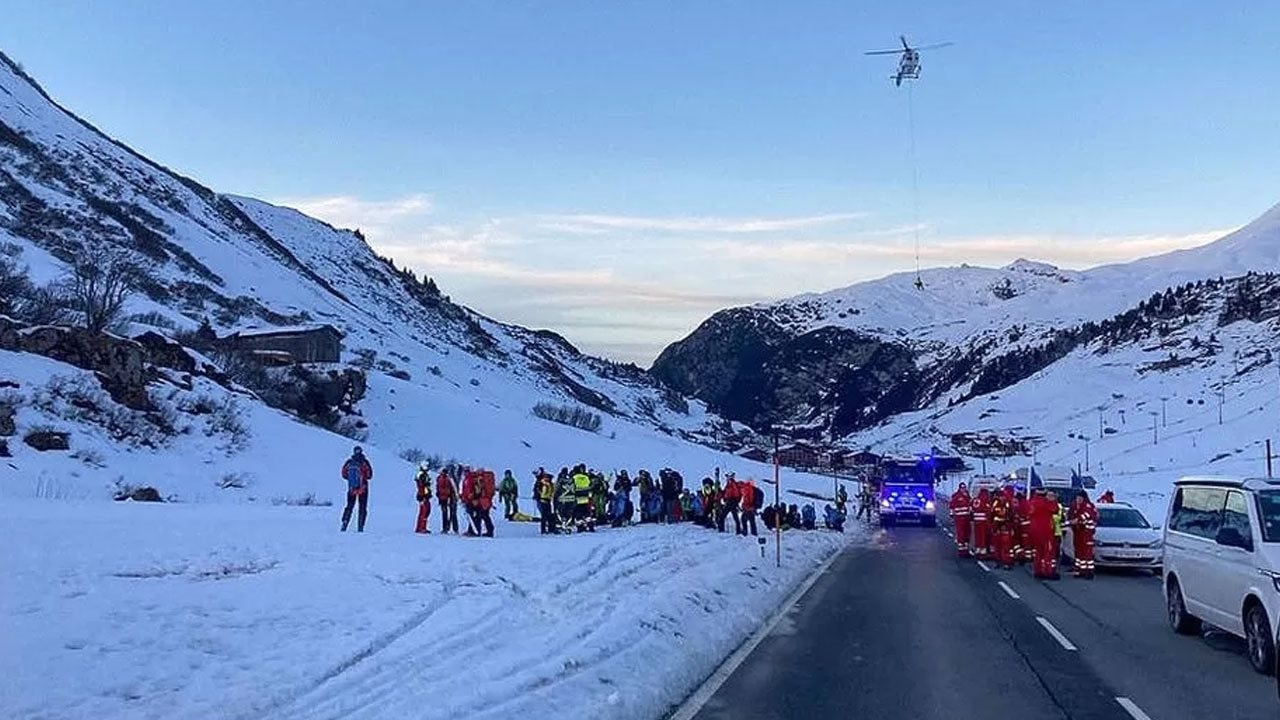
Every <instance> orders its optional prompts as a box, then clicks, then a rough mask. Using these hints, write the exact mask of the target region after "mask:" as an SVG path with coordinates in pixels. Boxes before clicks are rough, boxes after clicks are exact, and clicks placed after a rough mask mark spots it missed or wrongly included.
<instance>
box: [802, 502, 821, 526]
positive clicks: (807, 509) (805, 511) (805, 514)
mask: <svg viewBox="0 0 1280 720" xmlns="http://www.w3.org/2000/svg"><path fill="white" fill-rule="evenodd" d="M800 524H801V526H802V527H804V529H805V530H812V529H813V528H814V527H816V526H817V524H818V513H817V512H815V511H814V509H813V503H805V504H804V508H802V509H801V510H800Z"/></svg>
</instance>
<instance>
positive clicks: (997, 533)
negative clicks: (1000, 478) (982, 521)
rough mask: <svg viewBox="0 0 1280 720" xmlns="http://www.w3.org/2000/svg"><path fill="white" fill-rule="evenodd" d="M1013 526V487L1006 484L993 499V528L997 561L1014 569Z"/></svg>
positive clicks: (1005, 566) (1007, 568)
mask: <svg viewBox="0 0 1280 720" xmlns="http://www.w3.org/2000/svg"><path fill="white" fill-rule="evenodd" d="M1013 526H1014V519H1013V488H1011V487H1008V486H1005V487H1004V488H1002V489H1001V490H1000V491H999V492H997V493H996V496H995V497H994V498H992V499H991V530H992V533H993V534H994V538H993V539H994V541H995V549H996V561H997V562H998V563H1000V567H1002V568H1004V569H1006V570H1012V569H1013Z"/></svg>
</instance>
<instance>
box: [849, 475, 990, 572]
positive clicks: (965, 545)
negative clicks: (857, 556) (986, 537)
mask: <svg viewBox="0 0 1280 720" xmlns="http://www.w3.org/2000/svg"><path fill="white" fill-rule="evenodd" d="M950 507H951V522H952V524H954V525H955V527H956V555H958V556H959V557H969V534H970V531H971V530H972V528H971V527H970V525H971V523H972V522H973V499H972V498H970V497H969V488H968V487H967V486H966V485H965V484H964V483H960V486H959V487H957V488H956V491H955V492H954V493H952V494H951V502H950ZM859 512H861V511H859Z"/></svg>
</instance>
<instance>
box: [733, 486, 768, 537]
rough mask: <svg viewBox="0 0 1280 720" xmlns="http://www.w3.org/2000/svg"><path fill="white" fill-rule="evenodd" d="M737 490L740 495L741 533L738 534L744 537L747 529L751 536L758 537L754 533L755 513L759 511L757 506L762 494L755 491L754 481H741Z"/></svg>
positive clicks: (756, 533)
mask: <svg viewBox="0 0 1280 720" xmlns="http://www.w3.org/2000/svg"><path fill="white" fill-rule="evenodd" d="M738 489H739V491H740V492H741V494H742V501H741V503H742V504H741V507H742V531H741V532H740V533H739V534H740V535H746V534H747V531H748V529H749V530H750V532H751V534H752V535H758V534H759V533H758V532H756V511H757V510H759V509H760V508H759V507H757V505H758V503H759V500H760V497H761V496H763V493H761V492H760V491H759V490H757V489H756V483H755V481H754V480H744V481H742V482H741V483H739V484H738Z"/></svg>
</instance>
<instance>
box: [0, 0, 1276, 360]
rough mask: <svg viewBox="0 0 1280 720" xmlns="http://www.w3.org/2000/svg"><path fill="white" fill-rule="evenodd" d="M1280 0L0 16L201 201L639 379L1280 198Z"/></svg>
mask: <svg viewBox="0 0 1280 720" xmlns="http://www.w3.org/2000/svg"><path fill="white" fill-rule="evenodd" d="M1276 28H1280V5H1277V4H1273V3H1256V2H1221V3H1205V2H1174V1H1162V2H1154V1H1143V2H1136V1H1135V2H1128V3H1102V2H1096V3H1062V4H1046V3H1028V2H1013V1H1009V2H989V3H969V2H954V1H952V2H929V1H922V2H915V3H896V4H891V3H851V2H847V1H846V2H796V3H774V2H758V3H757V2H712V1H709V0H708V1H700V2H690V3H677V2H658V1H656V0H655V1H650V2H567V1H565V2H557V1H554V0H547V1H544V2H538V3H532V2H529V3H526V2H511V1H503V2H496V1H495V2H480V1H475V2H465V3H458V2H434V3H428V2H390V1H378V0H373V1H371V2H366V3H355V2H333V3H313V2H272V1H270V0H266V1H263V2H249V1H247V0H229V1H227V2H219V3H159V2H134V1H132V0H115V1H113V2H109V3H108V2H61V1H58V0H41V1H39V2H32V1H29V0H10V1H9V2H8V3H6V9H5V12H4V21H3V23H0V48H3V49H4V50H5V51H6V52H7V53H9V54H10V55H12V56H13V57H15V58H16V59H18V60H19V61H21V62H22V63H23V64H24V65H25V66H26V68H27V70H28V71H29V72H31V73H32V74H33V75H34V76H35V77H36V78H37V79H38V80H40V81H41V82H42V84H44V86H45V87H46V89H47V90H49V92H50V93H51V94H52V95H53V96H54V97H55V98H57V99H59V100H60V101H61V102H62V103H63V104H65V105H66V106H68V107H69V108H71V109H72V110H74V111H75V112H77V113H79V114H80V115H82V116H84V117H85V118H86V119H88V120H90V121H91V122H93V123H95V124H96V125H97V126H98V127H100V128H101V129H103V130H105V131H106V132H108V133H110V134H112V135H114V136H116V137H118V138H120V139H122V140H124V141H125V142H127V143H129V144H130V145H132V146H134V147H135V148H136V149H138V150H139V151H141V152H143V153H144V154H146V155H149V156H150V157H152V158H154V159H156V160H157V161H159V162H161V163H164V164H166V165H168V166H170V167H173V168H175V169H177V170H179V171H181V172H184V173H186V174H189V175H192V176H193V177H195V178H197V179H199V180H201V181H202V182H204V183H205V184H207V185H209V186H211V187H213V188H215V189H217V190H219V191H223V192H235V193H241V194H247V195H252V196H256V197H260V198H264V199H267V200H272V201H278V202H284V203H288V204H293V205H295V206H298V207H301V208H302V209H304V210H307V211H308V212H311V213H313V214H316V215H319V216H321V217H324V218H325V219H328V220H330V221H332V222H334V223H335V224H339V225H344V226H359V227H361V228H362V229H364V230H365V232H366V235H367V236H368V237H369V239H370V242H371V243H372V244H374V245H375V247H377V248H379V249H380V250H381V251H383V252H384V253H389V254H391V255H393V256H394V257H396V258H397V259H399V260H401V261H403V262H407V263H409V264H410V265H411V266H414V267H416V268H417V269H419V270H423V271H426V272H428V273H429V274H431V275H432V276H434V277H436V278H437V279H438V281H439V282H440V284H441V285H442V287H443V288H444V289H445V291H446V292H449V293H450V294H452V295H453V297H454V298H455V299H458V300H461V301H463V302H466V303H468V304H470V305H472V306H473V307H475V308H477V309H479V310H481V311H483V312H487V313H489V314H491V315H494V316H496V317H498V318H500V319H504V320H510V321H514V322H519V323H522V324H526V325H531V326H536V327H550V328H552V329H555V330H558V331H561V332H562V333H563V334H565V335H566V336H567V337H569V338H570V339H571V340H573V341H575V342H576V343H577V344H579V345H580V346H582V347H584V348H585V349H588V350H591V351H595V352H599V353H603V354H607V355H610V356H612V357H616V358H621V359H626V360H636V361H638V362H640V363H642V364H645V363H647V362H648V361H649V360H651V359H652V357H653V356H654V355H655V354H656V353H657V351H658V350H659V349H660V348H661V347H662V346H663V345H664V344H666V343H668V342H670V341H672V340H675V339H677V338H679V337H681V336H682V335H684V334H685V333H687V332H688V331H689V330H691V329H692V328H693V327H694V326H695V325H696V324H697V323H698V322H699V321H700V320H702V319H703V318H704V317H705V316H706V315H707V314H709V313H710V312H711V311H713V310H714V309H716V308H719V307H723V306H725V305H729V304H739V303H744V302H751V301H755V300H761V299H768V298H775V297H782V296H786V295H791V294H795V293H799V292H803V291H810V290H825V289H830V288H832V287H838V286H841V285H846V284H850V283H853V282H856V281H859V280H864V279H868V278H873V277H878V276H881V275H884V274H887V273H890V272H894V271H902V270H908V269H910V268H911V267H913V265H914V259H913V254H914V253H913V242H912V229H913V227H915V226H916V215H915V213H914V212H913V210H912V202H911V191H910V188H911V172H910V162H909V143H908V134H907V127H906V125H907V91H906V90H905V89H896V88H894V87H893V85H892V83H890V82H889V81H888V80H887V77H888V75H889V73H890V72H891V71H892V70H893V66H894V59H893V58H891V57H865V56H863V55H862V51H863V50H868V49H875V48H882V47H892V46H893V45H894V43H895V42H896V38H897V35H898V34H899V33H906V34H907V35H908V37H909V38H910V39H912V40H913V41H917V42H919V43H931V42H938V41H943V40H949V41H953V42H955V43H956V44H955V45H954V46H953V47H949V48H945V49H942V50H939V51H936V52H933V53H926V54H925V56H924V58H923V63H924V73H923V77H922V79H921V81H920V83H919V84H918V85H917V86H916V88H915V90H914V107H915V115H916V139H917V158H918V161H917V167H918V171H919V196H918V197H919V216H918V217H919V227H920V237H921V243H922V255H923V256H924V257H923V262H924V263H925V264H926V265H938V264H958V263H961V262H969V263H974V264H1003V263H1006V262H1008V261H1011V260H1013V259H1015V258H1017V257H1019V256H1029V257H1034V258H1037V259H1043V260H1048V261H1051V262H1056V263H1058V264H1060V265H1063V266H1069V267H1086V266H1089V265H1092V264H1098V263H1102V262H1111V261H1116V260H1123V259H1128V258H1131V257H1137V256H1141V255H1146V254H1150V253H1153V252H1157V251H1160V250H1164V249H1171V248H1175V247H1181V246H1185V245H1188V244H1196V243H1200V242H1205V241H1207V240H1209V239H1211V238H1212V237H1215V236H1216V235H1217V234H1220V233H1221V232H1223V231H1226V230H1229V229H1232V228H1234V227H1236V226H1239V225H1241V224H1243V223H1245V222H1247V221H1248V220H1249V219H1251V218H1252V217H1253V216H1255V215H1257V214H1259V213H1261V212H1262V211H1264V210H1265V209H1267V208H1268V207H1270V206H1271V205H1273V204H1275V203H1276V202H1277V201H1280V82H1277V78H1280V55H1278V54H1277V52H1276V48H1277V44H1276Z"/></svg>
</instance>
